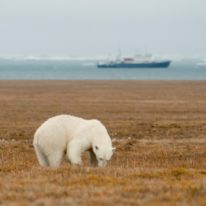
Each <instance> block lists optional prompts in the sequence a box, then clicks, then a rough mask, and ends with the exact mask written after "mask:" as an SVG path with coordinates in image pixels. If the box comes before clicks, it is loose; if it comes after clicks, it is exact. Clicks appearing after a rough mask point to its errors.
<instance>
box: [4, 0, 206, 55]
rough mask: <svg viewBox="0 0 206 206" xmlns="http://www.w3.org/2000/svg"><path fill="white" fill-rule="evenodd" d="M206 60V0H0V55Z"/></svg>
mask: <svg viewBox="0 0 206 206" xmlns="http://www.w3.org/2000/svg"><path fill="white" fill-rule="evenodd" d="M119 49H121V51H122V52H125V53H134V52H149V53H154V54H167V55H191V56H193V55H196V56H197V55H201V56H206V0H0V54H3V55H4V54H5V55H15V54H19V55H51V56H52V55H56V56H58V55H59V56H61V55H75V56H92V55H101V54H113V53H117V51H118V50H119Z"/></svg>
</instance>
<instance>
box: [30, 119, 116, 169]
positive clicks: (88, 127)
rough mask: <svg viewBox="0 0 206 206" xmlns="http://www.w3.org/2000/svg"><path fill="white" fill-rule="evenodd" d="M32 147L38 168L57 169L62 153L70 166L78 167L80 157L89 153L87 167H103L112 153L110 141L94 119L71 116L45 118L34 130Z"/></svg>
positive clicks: (99, 123) (103, 129)
mask: <svg viewBox="0 0 206 206" xmlns="http://www.w3.org/2000/svg"><path fill="white" fill-rule="evenodd" d="M33 145H34V148H35V152H36V155H37V158H38V161H39V164H40V165H41V166H51V167H58V166H59V165H60V164H61V162H62V159H63V156H64V154H65V152H66V154H67V157H68V159H69V161H70V162H71V164H72V165H82V159H81V155H82V153H83V152H84V151H87V150H88V151H89V152H90V164H91V165H93V166H96V165H98V166H105V165H106V163H107V161H108V160H110V159H111V157H112V154H113V152H112V151H113V148H112V142H111V138H110V136H109V134H108V132H107V130H106V128H105V127H104V125H103V124H102V123H101V122H100V121H98V120H85V119H82V118H78V117H74V116H71V115H59V116H55V117H52V118H50V119H48V120H47V121H46V122H44V123H43V124H42V125H41V126H40V127H39V128H38V129H37V131H36V133H35V135H34V141H33Z"/></svg>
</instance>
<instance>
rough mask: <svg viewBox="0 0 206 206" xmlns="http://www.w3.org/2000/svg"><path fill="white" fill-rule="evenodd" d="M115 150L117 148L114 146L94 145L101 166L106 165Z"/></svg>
mask: <svg viewBox="0 0 206 206" xmlns="http://www.w3.org/2000/svg"><path fill="white" fill-rule="evenodd" d="M114 150H115V148H113V147H102V146H98V145H94V146H93V152H94V154H95V155H96V158H97V162H98V166H99V167H105V166H106V165H107V162H108V161H109V160H110V159H111V157H112V155H113V151H114Z"/></svg>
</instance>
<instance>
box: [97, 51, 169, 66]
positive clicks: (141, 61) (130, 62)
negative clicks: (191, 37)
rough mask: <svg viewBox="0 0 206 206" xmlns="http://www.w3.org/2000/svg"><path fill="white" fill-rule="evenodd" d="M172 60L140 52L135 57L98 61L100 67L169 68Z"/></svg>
mask: <svg viewBox="0 0 206 206" xmlns="http://www.w3.org/2000/svg"><path fill="white" fill-rule="evenodd" d="M170 64H171V61H170V60H160V59H159V60H158V59H156V58H154V57H153V56H152V55H151V54H145V55H142V54H139V55H136V56H135V57H125V58H121V57H118V58H117V59H116V60H113V61H106V62H103V63H97V67H98V68H168V67H169V66H170Z"/></svg>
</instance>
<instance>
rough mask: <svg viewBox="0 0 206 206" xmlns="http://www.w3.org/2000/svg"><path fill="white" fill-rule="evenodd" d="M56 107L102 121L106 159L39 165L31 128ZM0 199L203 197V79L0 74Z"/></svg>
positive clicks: (192, 201)
mask: <svg viewBox="0 0 206 206" xmlns="http://www.w3.org/2000/svg"><path fill="white" fill-rule="evenodd" d="M61 113H68V114H74V115H76V116H81V117H84V118H98V119H100V120H101V121H102V122H103V123H104V124H105V125H106V127H107V128H108V130H109V133H110V134H111V137H112V139H113V141H114V145H115V146H116V147H117V151H116V153H115V154H114V156H113V159H112V161H111V162H110V164H109V165H108V167H106V168H103V169H100V168H90V167H88V166H87V161H88V160H87V159H88V157H87V154H85V156H84V162H85V167H82V168H79V167H71V166H70V165H69V164H68V163H67V161H66V160H65V161H64V163H63V164H62V166H61V167H60V168H58V169H48V168H41V167H40V166H39V165H38V163H37V160H36V157H35V154H34V150H33V147H32V138H33V133H34V131H35V129H36V128H37V127H38V126H39V125H40V124H41V123H42V122H43V121H45V120H46V119H47V118H49V117H51V116H53V115H56V114H61ZM0 205H11V206H12V205H15V206H23V205H35V206H44V205H45V206H48V205H51V206H53V205H88V206H89V205H96V206H103V205H105V206H106V205H107V206H108V205H120V206H121V205H124V206H125V205H147V206H150V205H151V206H152V205H159V206H161V205H168V206H170V205H177V206H178V205H183V206H184V205H206V82H205V81H202V82H201V81H199V82H187V81H186V82H176V81H162V82H161V81H0Z"/></svg>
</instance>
